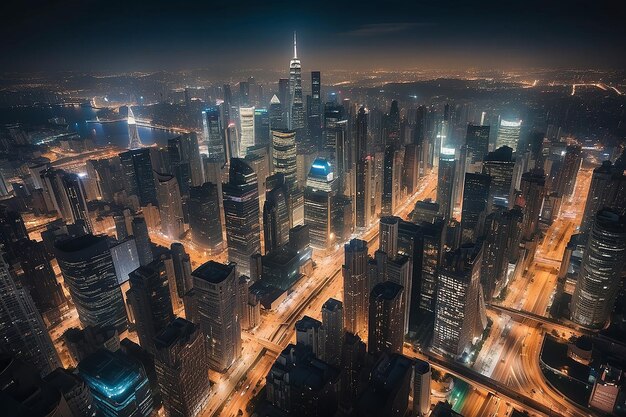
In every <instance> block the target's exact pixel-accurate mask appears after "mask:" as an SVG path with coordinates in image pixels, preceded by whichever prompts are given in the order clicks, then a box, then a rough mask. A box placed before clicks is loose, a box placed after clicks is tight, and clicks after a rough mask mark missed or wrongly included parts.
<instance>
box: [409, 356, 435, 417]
mask: <svg viewBox="0 0 626 417" xmlns="http://www.w3.org/2000/svg"><path fill="white" fill-rule="evenodd" d="M431 377H432V373H431V369H430V364H429V363H428V362H426V361H423V360H421V359H415V365H414V367H413V417H424V416H426V415H428V412H429V411H430V382H431Z"/></svg>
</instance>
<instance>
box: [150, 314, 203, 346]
mask: <svg viewBox="0 0 626 417" xmlns="http://www.w3.org/2000/svg"><path fill="white" fill-rule="evenodd" d="M195 331H196V325H195V324H193V323H192V322H190V321H188V320H185V319H183V318H181V317H177V318H175V319H174V320H172V321H171V322H170V324H168V325H167V327H166V328H165V329H163V330H162V331H161V333H159V334H158V335H157V336H156V337H155V338H154V344H155V346H156V348H157V349H163V348H167V347H170V346H172V345H174V344H176V343H183V342H186V341H187V340H188V339H189V336H191V335H192V334H193V333H194V332H195Z"/></svg>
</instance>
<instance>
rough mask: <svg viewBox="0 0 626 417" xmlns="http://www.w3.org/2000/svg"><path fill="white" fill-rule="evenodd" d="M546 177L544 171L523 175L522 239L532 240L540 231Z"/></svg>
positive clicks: (521, 186) (534, 171)
mask: <svg viewBox="0 0 626 417" xmlns="http://www.w3.org/2000/svg"><path fill="white" fill-rule="evenodd" d="M545 184H546V176H545V175H544V173H543V170H541V169H539V170H533V171H529V172H526V173H524V174H523V175H522V181H521V185H520V188H521V191H522V194H521V196H522V199H523V205H524V220H523V223H522V238H523V239H525V240H530V239H532V238H533V236H534V235H535V234H536V233H537V232H538V231H539V216H540V215H541V208H542V206H543V201H544V198H545V195H546V190H545Z"/></svg>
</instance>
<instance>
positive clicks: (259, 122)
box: [254, 108, 271, 146]
mask: <svg viewBox="0 0 626 417" xmlns="http://www.w3.org/2000/svg"><path fill="white" fill-rule="evenodd" d="M270 140H271V137H270V114H269V111H268V110H267V109H263V108H255V109H254V145H255V146H267V145H268V144H269V143H270Z"/></svg>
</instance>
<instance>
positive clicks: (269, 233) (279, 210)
mask: <svg viewBox="0 0 626 417" xmlns="http://www.w3.org/2000/svg"><path fill="white" fill-rule="evenodd" d="M271 181H272V184H271V185H270V178H268V184H267V186H268V188H269V187H271V189H269V190H268V191H267V192H266V193H265V204H263V239H264V241H265V253H266V254H267V253H269V252H272V251H274V250H276V249H278V248H279V247H281V246H283V245H285V244H286V243H287V242H288V241H289V229H290V227H289V226H290V221H289V217H290V216H289V196H288V194H287V188H286V186H285V184H284V176H283V175H282V174H274V175H273V176H272V177H271Z"/></svg>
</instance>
